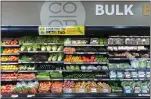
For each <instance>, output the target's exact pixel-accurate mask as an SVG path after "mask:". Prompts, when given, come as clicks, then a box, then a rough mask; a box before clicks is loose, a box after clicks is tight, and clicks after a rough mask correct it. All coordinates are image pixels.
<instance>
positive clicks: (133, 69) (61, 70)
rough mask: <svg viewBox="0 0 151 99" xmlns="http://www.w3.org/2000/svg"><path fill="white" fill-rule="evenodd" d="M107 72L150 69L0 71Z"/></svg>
mask: <svg viewBox="0 0 151 99" xmlns="http://www.w3.org/2000/svg"><path fill="white" fill-rule="evenodd" d="M55 71H59V72H69V73H70V72H109V71H150V69H149V68H146V69H143V68H139V69H109V70H2V71H1V72H29V73H30V72H55Z"/></svg>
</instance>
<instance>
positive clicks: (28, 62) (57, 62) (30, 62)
mask: <svg viewBox="0 0 151 99" xmlns="http://www.w3.org/2000/svg"><path fill="white" fill-rule="evenodd" d="M18 63H24V64H27V63H28V64H36V63H63V61H52V62H48V61H44V62H21V61H19V62H18Z"/></svg>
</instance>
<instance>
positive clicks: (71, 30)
mask: <svg viewBox="0 0 151 99" xmlns="http://www.w3.org/2000/svg"><path fill="white" fill-rule="evenodd" d="M84 34H85V27H84V26H67V27H49V26H47V27H44V26H40V27H39V35H84Z"/></svg>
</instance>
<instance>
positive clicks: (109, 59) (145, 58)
mask: <svg viewBox="0 0 151 99" xmlns="http://www.w3.org/2000/svg"><path fill="white" fill-rule="evenodd" d="M108 59H109V60H134V59H144V60H149V59H150V58H108Z"/></svg>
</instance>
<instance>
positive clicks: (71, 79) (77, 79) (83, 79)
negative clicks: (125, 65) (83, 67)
mask: <svg viewBox="0 0 151 99" xmlns="http://www.w3.org/2000/svg"><path fill="white" fill-rule="evenodd" d="M36 80H38V81H150V79H149V78H148V79H147V78H146V79H144V78H139V79H138V78H136V79H132V78H131V79H108V78H102V79H101V78H98V79H97V78H74V79H73V78H37V79H14V80H11V79H2V80H1V81H36Z"/></svg>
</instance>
